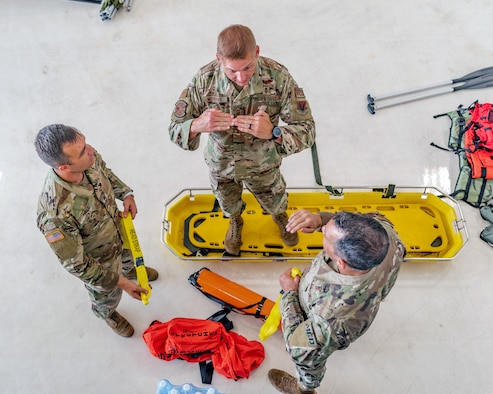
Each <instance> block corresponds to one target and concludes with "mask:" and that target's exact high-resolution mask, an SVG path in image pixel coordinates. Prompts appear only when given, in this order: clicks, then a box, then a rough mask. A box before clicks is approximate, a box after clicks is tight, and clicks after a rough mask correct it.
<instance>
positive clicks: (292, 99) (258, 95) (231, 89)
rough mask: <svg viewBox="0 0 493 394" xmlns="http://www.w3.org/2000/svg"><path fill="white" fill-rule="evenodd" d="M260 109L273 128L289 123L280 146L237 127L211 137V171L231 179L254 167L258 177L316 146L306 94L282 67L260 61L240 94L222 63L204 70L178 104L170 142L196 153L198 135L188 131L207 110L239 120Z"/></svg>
mask: <svg viewBox="0 0 493 394" xmlns="http://www.w3.org/2000/svg"><path fill="white" fill-rule="evenodd" d="M261 106H263V107H265V108H266V109H265V112H267V113H268V114H269V117H270V121H271V123H272V124H273V125H278V124H279V119H281V120H282V121H283V122H284V123H285V124H286V125H285V126H281V127H280V128H281V130H282V142H281V144H277V143H275V142H274V141H270V140H265V139H260V138H256V137H254V136H252V135H251V134H248V133H241V132H239V131H238V130H237V128H236V127H233V128H231V129H229V130H225V131H220V132H214V133H207V134H209V137H208V143H207V147H206V149H205V152H204V154H205V160H206V162H207V164H208V165H209V167H210V168H211V170H212V171H218V172H219V173H221V172H222V171H226V173H227V174H228V175H231V173H230V172H231V171H236V175H238V176H240V177H241V176H244V175H245V174H248V173H249V172H250V170H251V168H252V167H254V168H255V172H258V173H260V172H264V171H267V170H269V169H271V168H275V167H279V166H280V164H281V160H282V157H284V156H288V155H291V154H293V153H297V152H300V151H301V150H303V149H306V148H309V147H310V146H312V145H313V142H314V140H315V122H314V121H313V117H312V114H311V110H310V106H309V104H308V101H307V99H306V98H305V95H304V93H303V89H301V88H299V87H298V85H297V84H296V82H295V80H294V79H293V77H292V76H291V75H290V74H289V72H288V70H287V69H286V68H285V67H284V66H282V65H281V64H279V63H277V62H275V61H274V60H271V59H268V58H265V57H261V56H260V57H259V59H258V61H257V67H256V70H255V73H254V74H253V76H252V78H251V79H250V81H249V83H248V85H247V86H245V87H244V88H243V89H241V90H240V91H239V92H238V90H237V88H236V86H235V84H234V83H233V82H232V81H231V80H229V79H228V77H227V76H226V74H225V73H224V71H223V69H222V67H221V64H220V63H219V62H217V61H212V62H211V63H209V64H208V65H206V66H204V67H202V68H201V69H200V70H199V72H198V73H197V74H196V75H195V77H194V78H193V80H192V81H191V83H190V84H189V86H188V87H187V88H186V89H185V90H184V91H183V93H182V94H181V96H180V98H179V99H178V101H177V102H176V105H175V109H174V111H173V114H172V117H171V120H172V121H171V124H170V127H169V135H170V139H171V141H172V142H174V143H175V144H177V145H179V146H180V147H181V148H183V149H185V150H196V149H197V148H198V147H199V143H200V134H198V135H197V136H196V137H195V138H193V139H192V140H190V141H189V140H188V138H189V134H190V126H191V124H192V121H193V120H194V119H195V118H198V117H199V116H200V115H201V114H202V113H203V112H204V111H205V110H206V109H208V108H217V109H220V110H221V111H223V112H226V113H230V114H233V115H235V116H238V115H253V114H255V113H256V112H257V111H258V110H259V108H260V107H261ZM232 164H234V165H232ZM231 167H233V168H231Z"/></svg>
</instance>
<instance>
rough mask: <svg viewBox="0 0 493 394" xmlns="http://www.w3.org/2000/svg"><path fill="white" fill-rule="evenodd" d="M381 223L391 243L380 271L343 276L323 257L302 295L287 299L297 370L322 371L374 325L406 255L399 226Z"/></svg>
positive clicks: (285, 316)
mask: <svg viewBox="0 0 493 394" xmlns="http://www.w3.org/2000/svg"><path fill="white" fill-rule="evenodd" d="M322 217H323V216H322ZM377 220H378V219H377ZM379 222H380V223H381V224H382V226H383V227H384V228H385V229H386V231H387V234H388V236H389V240H390V246H389V250H388V253H387V255H386V257H385V259H384V261H383V262H382V263H381V264H380V265H378V266H376V267H374V268H372V269H371V270H370V271H369V272H368V273H366V274H364V275H362V276H348V275H342V274H340V273H338V272H337V271H336V270H335V269H334V268H332V267H331V265H330V264H329V263H330V262H331V261H330V259H329V257H328V256H327V255H326V254H325V252H321V253H320V254H319V255H318V256H317V257H315V259H314V260H313V262H312V264H311V265H310V267H309V268H308V269H307V271H305V272H304V274H303V276H302V278H301V280H300V284H299V288H298V292H296V291H289V292H287V293H285V294H284V295H283V297H282V299H281V304H280V308H281V313H282V329H283V335H284V339H285V342H286V346H287V349H288V352H289V353H290V355H291V357H292V358H293V360H294V361H295V362H296V363H297V364H301V365H304V366H305V367H307V368H309V367H310V365H312V366H314V367H316V368H319V367H320V366H321V365H324V364H325V361H326V359H327V358H328V357H329V356H330V354H331V353H333V352H334V351H335V350H341V349H344V348H346V347H348V346H349V344H350V343H352V342H354V341H355V340H356V339H357V338H359V337H360V336H361V335H363V334H364V333H365V332H366V330H367V329H368V328H369V327H370V325H371V323H372V322H373V319H374V318H375V316H376V314H377V312H378V309H379V306H380V302H381V301H382V300H383V299H384V298H385V297H386V296H387V295H388V293H389V292H390V290H391V288H392V287H393V285H394V283H395V281H396V279H397V274H398V272H399V269H400V265H401V263H402V261H403V257H404V255H405V247H404V245H403V243H402V241H401V240H400V239H399V237H398V235H397V233H396V232H395V231H394V229H393V226H392V225H391V224H390V223H389V222H388V221H384V220H379ZM324 223H326V220H324Z"/></svg>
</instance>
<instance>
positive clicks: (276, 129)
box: [272, 127, 282, 138]
mask: <svg viewBox="0 0 493 394" xmlns="http://www.w3.org/2000/svg"><path fill="white" fill-rule="evenodd" d="M281 134H282V131H281V129H280V128H279V127H274V129H273V130H272V135H273V136H274V137H275V138H279V137H280V136H281Z"/></svg>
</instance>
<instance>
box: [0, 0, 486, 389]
mask: <svg viewBox="0 0 493 394" xmlns="http://www.w3.org/2000/svg"><path fill="white" fill-rule="evenodd" d="M281 4H282V5H281ZM1 5H2V6H1V11H0V48H1V57H0V92H1V93H0V113H1V116H0V122H1V127H0V130H1V133H2V134H1V135H2V139H3V143H2V144H1V145H0V199H1V200H0V201H1V202H2V204H1V205H0V217H1V218H2V219H1V225H0V242H1V244H2V250H3V253H2V256H3V257H2V264H3V267H4V279H3V283H2V286H1V287H0V294H1V296H2V297H1V298H2V303H1V307H0V319H1V323H0V338H1V339H0V354H1V355H2V356H1V361H0V382H1V384H0V392H2V393H9V394H10V393H33V392H36V393H43V394H44V393H91V394H99V393H132V394H137V393H138V394H152V393H155V392H156V389H157V384H158V382H159V380H160V379H164V378H167V379H169V380H170V381H171V382H173V383H175V384H178V383H185V382H190V383H193V384H195V385H197V386H202V387H204V385H202V384H201V382H200V376H199V371H198V366H197V365H195V364H190V363H185V362H183V361H172V362H164V361H161V360H159V359H157V358H154V357H153V356H152V355H151V354H150V353H149V351H148V350H147V348H146V346H145V344H144V342H143V340H142V338H141V334H142V332H143V331H144V330H145V328H146V327H147V326H148V325H149V323H150V322H151V321H153V320H155V319H158V320H161V321H167V320H169V319H171V318H173V317H177V316H183V317H195V318H206V317H208V316H209V315H211V314H212V313H213V312H215V311H216V310H217V309H218V306H217V305H216V304H215V303H213V302H212V301H210V300H208V299H207V298H205V297H204V296H202V295H201V294H200V293H198V292H197V291H196V290H195V289H194V288H193V287H192V286H190V285H189V284H188V282H187V278H188V276H189V275H190V274H191V273H193V272H195V271H197V270H198V269H200V268H201V267H203V266H207V267H209V268H211V269H212V270H213V271H214V272H217V273H219V274H221V275H223V276H225V277H227V278H229V279H230V280H233V281H236V282H238V283H241V284H242V285H244V286H246V287H248V288H250V289H252V290H254V291H256V292H258V293H260V294H263V295H265V296H267V297H269V298H271V299H275V297H276V294H277V291H278V281H277V278H278V276H279V274H280V273H281V272H282V271H283V270H284V269H285V267H286V266H289V264H290V263H285V262H284V263H282V262H273V263H269V262H262V263H254V262H243V263H241V262H240V263H232V262H220V263H218V262H205V263H201V262H190V261H182V260H180V259H178V258H177V257H175V256H174V255H173V254H172V253H171V252H170V251H169V250H168V249H167V248H166V246H165V245H163V243H162V241H161V234H160V229H161V221H162V210H163V207H164V205H165V204H166V202H167V201H169V200H170V199H171V198H172V197H173V196H174V195H175V194H177V193H178V192H179V191H181V190H182V189H186V188H200V187H206V188H207V187H208V177H207V169H206V165H205V164H204V162H203V157H202V154H201V149H200V150H199V151H198V152H193V153H191V152H185V151H182V150H181V149H179V148H178V147H176V146H174V145H173V144H171V143H170V141H169V137H168V131H167V128H168V124H169V120H170V115H171V111H172V109H173V105H174V102H175V100H176V99H177V97H178V96H179V94H180V92H181V91H182V89H183V88H184V87H185V86H186V85H187V83H188V82H189V80H190V79H191V78H192V76H193V75H194V73H195V72H196V71H197V69H198V68H199V67H200V66H202V65H204V64H206V63H207V62H208V61H209V60H212V58H213V57H214V55H215V42H216V37H217V34H218V32H219V31H220V30H221V29H222V28H224V27H226V26H227V25H229V24H232V23H242V24H245V25H248V26H250V27H251V28H252V30H253V31H254V32H255V34H256V37H257V41H258V43H259V45H260V48H261V54H263V55H266V56H269V57H272V58H274V59H276V60H278V61H279V62H281V63H283V64H285V65H286V66H288V68H289V70H290V71H291V73H292V74H293V76H294V77H295V79H296V80H297V82H298V83H299V85H300V86H301V87H303V88H304V90H305V93H306V95H307V97H308V99H309V101H310V103H311V106H312V110H313V114H314V117H315V120H316V123H317V145H318V149H319V155H320V168H321V173H322V178H323V181H324V183H325V184H329V183H330V184H332V185H338V186H382V185H383V186H385V185H387V184H389V183H393V184H396V185H400V186H425V185H426V186H435V187H437V188H439V189H441V190H442V191H443V192H446V193H449V192H451V191H452V190H453V188H454V185H455V180H456V177H457V172H458V168H457V167H458V161H457V158H456V157H455V156H454V155H453V154H449V153H446V152H443V151H440V150H438V149H435V148H432V147H430V142H435V143H437V144H439V145H445V144H446V141H447V135H448V128H449V123H448V121H447V119H446V118H439V119H433V115H435V114H438V113H443V112H447V111H450V110H452V109H454V108H455V107H457V106H458V105H459V104H464V105H468V104H470V103H472V102H473V101H474V100H476V99H478V100H479V101H481V102H487V101H491V100H492V99H493V91H492V89H483V90H464V91H461V92H455V93H453V94H446V95H442V96H438V97H434V98H431V99H427V100H421V101H417V102H414V103H409V104H405V105H400V106H396V107H393V108H387V109H382V110H381V111H377V113H376V114H375V115H370V114H369V113H368V111H367V109H366V96H367V94H368V93H371V94H373V95H379V94H384V93H389V92H393V91H400V90H403V89H407V88H412V87H417V86H422V85H427V84H431V83H435V82H441V81H447V80H450V79H453V78H458V77H460V76H462V75H465V74H467V73H469V72H472V71H474V70H477V69H480V68H484V67H487V66H492V63H493V51H492V49H491V40H490V39H489V38H488V37H490V35H491V15H492V13H493V3H491V2H490V1H487V0H467V1H464V0H433V1H432V0H416V1H405V0H395V1H387V0H368V1H345V2H343V1H334V0H325V1H312V0H306V1H302V2H299V1H292V0H284V1H283V2H266V1H260V0H248V1H237V0H231V1H227V2H226V1H218V0H209V1H190V0H182V1H174V0H169V1H164V0H145V1H144V0H136V1H135V2H134V6H133V9H132V11H131V12H130V13H128V12H125V11H119V12H118V13H117V14H116V16H115V18H114V19H113V20H112V21H108V22H103V21H101V19H100V17H99V5H98V4H89V3H82V2H75V1H69V0H43V1H39V0H24V1H14V0H2V1H1ZM49 123H65V124H69V125H73V126H75V127H77V128H79V129H80V130H81V131H82V132H83V133H84V134H85V135H86V137H87V141H88V143H90V144H91V145H93V146H95V147H96V148H97V149H98V150H99V151H100V152H101V153H102V154H103V156H104V158H105V160H106V161H107V163H108V164H109V166H110V167H111V168H112V169H113V170H114V171H115V172H116V173H117V174H118V175H119V176H120V177H121V178H122V179H124V180H125V181H126V182H127V183H128V184H129V185H131V186H132V187H133V188H134V190H135V195H136V201H137V204H138V206H139V215H138V216H137V219H136V221H135V226H136V229H137V232H138V234H139V239H140V244H141V247H142V250H143V252H144V256H145V261H146V263H147V265H150V266H153V267H155V268H157V269H158V270H159V272H160V274H161V277H160V278H159V280H158V281H157V282H155V284H154V286H153V288H154V292H153V295H152V297H151V300H150V303H149V305H147V306H143V305H142V304H141V303H140V302H137V301H135V300H133V299H130V298H129V297H128V296H126V295H124V297H123V300H122V302H121V306H120V308H119V310H120V311H121V312H122V314H124V315H125V316H127V317H128V319H129V320H130V321H131V322H132V323H133V325H134V326H135V329H136V334H135V335H134V337H132V338H130V339H124V338H121V337H118V336H116V335H115V334H113V333H112V331H111V330H109V329H108V327H107V326H106V325H105V323H104V322H103V321H101V320H98V319H96V318H94V316H93V314H92V312H91V310H90V307H89V301H88V298H87V295H86V292H85V289H84V288H83V286H82V285H81V283H80V282H79V281H78V280H76V279H74V278H73V277H71V276H70V275H69V274H67V273H66V272H65V271H64V270H63V269H62V267H61V266H60V265H59V263H58V262H57V260H56V258H55V257H54V255H53V254H52V252H51V250H50V249H49V248H48V246H47V245H46V241H45V240H44V239H43V237H42V235H41V234H40V233H39V232H38V230H37V228H36V225H35V218H36V215H35V212H36V201H37V197H38V194H39V192H40V189H41V186H42V183H43V179H44V177H45V174H46V172H47V171H48V168H47V167H46V166H45V165H44V164H43V163H42V162H41V161H40V160H39V159H38V157H37V156H36V154H35V152H34V148H33V140H34V136H35V134H36V133H37V131H38V130H39V129H40V128H41V127H43V126H45V125H47V124H49ZM203 146H204V140H203V141H202V147H203ZM283 173H284V175H285V178H286V181H287V183H288V185H289V186H291V187H295V186H296V187H300V186H303V187H312V186H315V185H316V184H315V179H314V176H313V171H312V162H311V156H310V152H309V151H305V152H302V153H300V154H297V155H294V156H292V157H289V158H288V159H286V160H285V162H284V163H283ZM460 206H461V207H462V210H463V212H464V216H465V218H466V221H467V226H468V229H469V233H470V237H471V239H470V242H469V243H468V244H467V245H466V247H465V249H464V250H463V251H462V252H461V253H460V254H459V255H458V256H457V258H456V259H454V260H452V261H437V262H428V263H410V262H408V263H405V265H404V266H403V268H402V270H401V273H400V277H399V279H398V281H397V284H396V286H395V288H394V290H393V292H392V293H391V295H390V296H389V298H388V300H387V301H386V302H385V303H384V304H383V305H382V307H381V309H380V313H379V315H378V317H377V319H376V320H375V322H374V324H373V326H372V327H371V329H370V330H369V331H368V333H367V334H366V335H365V336H364V337H362V338H360V339H359V340H358V341H357V342H356V343H354V344H353V345H351V347H350V348H349V349H347V350H345V351H342V352H339V353H336V354H334V355H333V356H332V357H331V358H330V359H329V361H328V363H327V374H326V377H325V380H324V381H323V384H322V386H321V387H320V389H319V393H365V394H374V393H375V394H376V393H378V394H382V393H392V394H393V393H420V394H423V393H433V394H437V393H465V392H467V393H487V392H491V385H490V382H491V365H492V356H491V355H492V354H493V334H492V332H493V331H492V329H491V327H492V325H493V318H492V317H491V316H492V313H491V311H492V310H493V299H492V297H491V286H490V284H489V282H490V278H491V276H492V267H491V264H492V262H491V259H492V250H491V247H490V246H488V245H487V244H486V243H484V242H483V241H481V240H480V239H479V233H480V231H481V230H482V229H483V228H484V227H485V226H486V225H487V224H489V223H487V222H486V221H484V220H483V219H482V218H481V217H480V215H479V212H478V210H477V209H474V208H472V207H470V206H468V205H467V204H465V203H463V202H461V203H460ZM304 266H306V264H301V267H302V268H303V267H304ZM232 319H233V321H234V323H235V327H236V330H237V332H239V333H240V334H242V335H244V336H246V337H247V338H249V339H255V338H256V336H257V333H258V329H259V327H260V322H259V321H258V320H256V319H254V318H252V317H247V316H239V315H233V316H232ZM264 346H265V350H266V359H265V361H264V362H263V363H262V365H261V366H260V367H259V368H258V369H257V370H255V371H254V372H253V373H252V375H251V377H250V378H249V379H243V380H240V381H236V382H235V381H233V380H228V379H226V378H224V377H223V376H221V375H219V374H215V376H214V378H213V386H215V387H217V388H218V389H219V390H220V391H221V392H223V393H228V394H235V393H275V392H277V391H276V390H275V389H274V388H272V387H271V386H270V384H269V382H268V379H267V371H268V370H269V369H270V368H273V367H275V368H281V369H284V370H286V371H289V372H291V373H293V372H294V367H293V365H292V363H291V361H290V359H289V357H288V355H287V354H286V352H285V350H284V346H283V342H282V338H281V336H280V334H279V333H278V334H276V335H274V336H273V337H271V338H269V339H268V340H267V341H265V342H264Z"/></svg>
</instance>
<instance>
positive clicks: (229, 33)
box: [217, 25, 257, 59]
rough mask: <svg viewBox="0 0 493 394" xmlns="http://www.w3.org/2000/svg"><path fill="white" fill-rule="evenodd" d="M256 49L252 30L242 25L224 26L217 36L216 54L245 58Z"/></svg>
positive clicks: (231, 57)
mask: <svg viewBox="0 0 493 394" xmlns="http://www.w3.org/2000/svg"><path fill="white" fill-rule="evenodd" d="M256 49H257V42H256V41H255V36H254V35H253V33H252V31H251V30H250V29H249V28H248V27H246V26H243V25H231V26H228V27H226V28H225V29H224V30H223V31H222V32H221V33H219V36H218V37H217V54H218V55H219V56H220V57H224V58H227V59H246V58H247V57H248V56H250V55H251V54H252V52H253V53H254V52H255V51H256Z"/></svg>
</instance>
